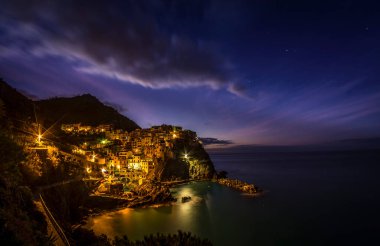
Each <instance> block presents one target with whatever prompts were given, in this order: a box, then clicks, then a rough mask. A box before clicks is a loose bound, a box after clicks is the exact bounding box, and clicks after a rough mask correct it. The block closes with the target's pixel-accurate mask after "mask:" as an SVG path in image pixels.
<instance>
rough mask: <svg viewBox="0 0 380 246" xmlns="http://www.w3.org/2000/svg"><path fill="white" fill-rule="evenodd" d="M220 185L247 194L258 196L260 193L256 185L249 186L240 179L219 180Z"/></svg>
mask: <svg viewBox="0 0 380 246" xmlns="http://www.w3.org/2000/svg"><path fill="white" fill-rule="evenodd" d="M216 182H217V183H218V184H221V185H224V186H227V187H231V188H233V189H236V190H239V191H241V192H243V193H246V194H252V195H253V194H257V193H259V192H260V189H259V188H258V187H256V186H255V185H254V184H249V183H247V182H244V181H241V180H238V179H230V178H219V179H217V180H216Z"/></svg>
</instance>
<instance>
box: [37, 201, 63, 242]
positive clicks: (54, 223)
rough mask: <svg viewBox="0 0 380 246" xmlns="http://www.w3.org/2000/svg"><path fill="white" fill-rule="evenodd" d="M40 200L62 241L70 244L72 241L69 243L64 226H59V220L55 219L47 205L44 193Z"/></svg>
mask: <svg viewBox="0 0 380 246" xmlns="http://www.w3.org/2000/svg"><path fill="white" fill-rule="evenodd" d="M40 200H41V203H42V207H43V208H44V210H45V212H46V214H47V216H48V218H49V220H50V222H51V224H52V225H53V227H54V229H55V231H56V232H57V234H58V235H59V237H60V238H61V240H62V242H63V243H64V244H65V245H67V246H70V243H69V240H67V237H66V235H65V233H64V232H63V230H62V228H61V227H60V226H59V224H58V222H57V221H56V220H55V219H54V216H53V215H52V214H51V212H50V210H49V208H48V207H47V206H46V204H45V201H44V199H43V198H42V195H41V194H40Z"/></svg>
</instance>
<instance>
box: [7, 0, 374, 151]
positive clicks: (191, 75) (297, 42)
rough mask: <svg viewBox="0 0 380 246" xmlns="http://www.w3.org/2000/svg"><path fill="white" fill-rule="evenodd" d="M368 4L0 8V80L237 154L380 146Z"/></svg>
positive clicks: (23, 4) (24, 4) (165, 0)
mask: <svg viewBox="0 0 380 246" xmlns="http://www.w3.org/2000/svg"><path fill="white" fill-rule="evenodd" d="M58 2H59V3H58ZM377 2H378V1H334V0H329V1H270V0H266V1H264V0H262V1H236V0H231V1H221V0H215V1H194V0H192V1H185V0H177V1H174V0H173V1H170V0H162V1H159V0H155V1H124V0H120V1H112V3H111V1H78V0H73V1H31V0H28V1H17V0H16V1H15V0H12V1H4V0H0V6H1V8H0V76H1V77H3V78H4V80H5V81H7V82H8V83H10V84H11V85H12V86H14V87H16V88H18V89H19V90H20V91H22V92H24V93H26V94H28V95H29V96H30V97H33V98H35V99H42V98H49V97H53V96H73V95H79V94H83V93H91V94H93V95H95V96H96V97H98V98H99V99H100V100H101V101H103V102H106V103H107V104H109V105H114V106H115V107H116V108H117V109H118V110H119V111H120V112H121V113H123V114H124V115H126V116H128V117H129V118H131V119H133V120H135V121H136V122H137V123H138V124H139V125H140V126H142V127H144V128H146V127H150V126H152V125H158V124H163V123H167V124H176V125H181V126H183V127H184V128H187V129H192V130H194V131H196V132H197V133H198V135H199V136H201V137H213V138H217V139H220V140H231V141H232V142H233V143H235V144H270V145H290V144H310V143H319V142H325V141H333V140H338V139H347V138H368V137H379V136H380V3H377Z"/></svg>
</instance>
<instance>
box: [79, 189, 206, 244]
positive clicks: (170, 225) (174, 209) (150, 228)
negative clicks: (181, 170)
mask: <svg viewBox="0 0 380 246" xmlns="http://www.w3.org/2000/svg"><path fill="white" fill-rule="evenodd" d="M210 190H211V186H210V185H209V183H206V182H205V183H197V184H188V185H184V186H180V187H178V188H174V189H173V190H172V191H173V194H174V196H175V197H176V198H177V202H176V203H175V204H173V205H172V206H161V207H150V208H138V209H130V208H127V209H122V210H119V211H116V212H110V213H106V214H103V215H98V216H94V217H92V218H89V220H88V222H87V224H86V226H85V227H86V228H91V229H93V230H94V232H95V233H97V234H102V233H104V234H106V235H108V236H110V237H114V236H116V235H118V236H122V235H124V234H127V235H128V237H129V238H130V239H132V240H134V239H142V238H143V236H144V235H147V234H149V233H157V232H161V233H175V232H177V231H178V230H183V231H191V232H193V233H202V231H203V232H204V230H205V229H206V230H207V228H209V227H210V213H209V212H210V211H209V207H210V206H211V205H210V202H211V194H209V192H210ZM185 196H190V197H191V199H190V200H189V201H188V202H184V203H183V202H182V200H181V198H182V197H185Z"/></svg>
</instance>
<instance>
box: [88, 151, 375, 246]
mask: <svg viewBox="0 0 380 246" xmlns="http://www.w3.org/2000/svg"><path fill="white" fill-rule="evenodd" d="M212 158H213V161H214V163H215V164H217V165H218V166H217V168H218V169H221V170H223V169H224V170H227V171H229V173H230V177H239V178H241V179H243V180H246V181H248V182H253V183H255V184H257V185H258V186H261V187H262V188H264V189H265V190H267V191H269V192H268V193H265V194H264V195H263V196H259V197H250V196H243V195H241V194H240V193H239V192H236V191H234V190H232V189H229V188H227V187H224V186H220V185H218V184H215V183H209V182H199V183H191V184H186V185H182V186H179V187H178V188H176V189H174V190H173V191H174V196H176V197H177V198H178V201H177V203H175V204H174V205H173V206H164V207H158V208H152V207H151V208H145V209H123V210H120V211H117V212H112V213H107V214H104V215H100V216H95V217H93V218H90V219H89V221H88V224H87V228H92V229H94V231H95V232H96V233H97V234H101V233H105V234H107V235H108V236H110V237H113V236H115V235H119V236H121V235H124V234H127V235H128V237H129V238H130V239H132V240H134V239H142V238H143V236H144V235H148V234H151V233H153V234H155V233H156V232H160V233H175V232H176V231H177V230H182V231H190V232H192V233H193V234H195V235H197V236H199V237H201V238H208V239H210V240H211V241H212V242H213V243H214V244H215V245H371V243H370V242H371V240H372V241H373V240H377V238H376V235H377V232H378V229H376V228H378V223H377V220H375V219H374V215H375V214H378V208H379V207H380V199H378V197H379V189H378V187H379V186H380V179H379V178H378V174H379V172H380V166H379V165H378V163H380V162H379V160H380V156H379V154H378V152H374V153H372V152H364V153H361V152H358V153H356V152H353V153H351V152H350V153H340V152H339V153H284V154H278V153H277V154H276V155H273V154H272V153H267V154H266V153H260V154H231V155H224V154H223V155H220V156H212ZM363 189H364V190H365V192H363ZM183 196H191V198H192V199H191V200H190V201H189V202H186V203H182V202H181V197H183Z"/></svg>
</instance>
